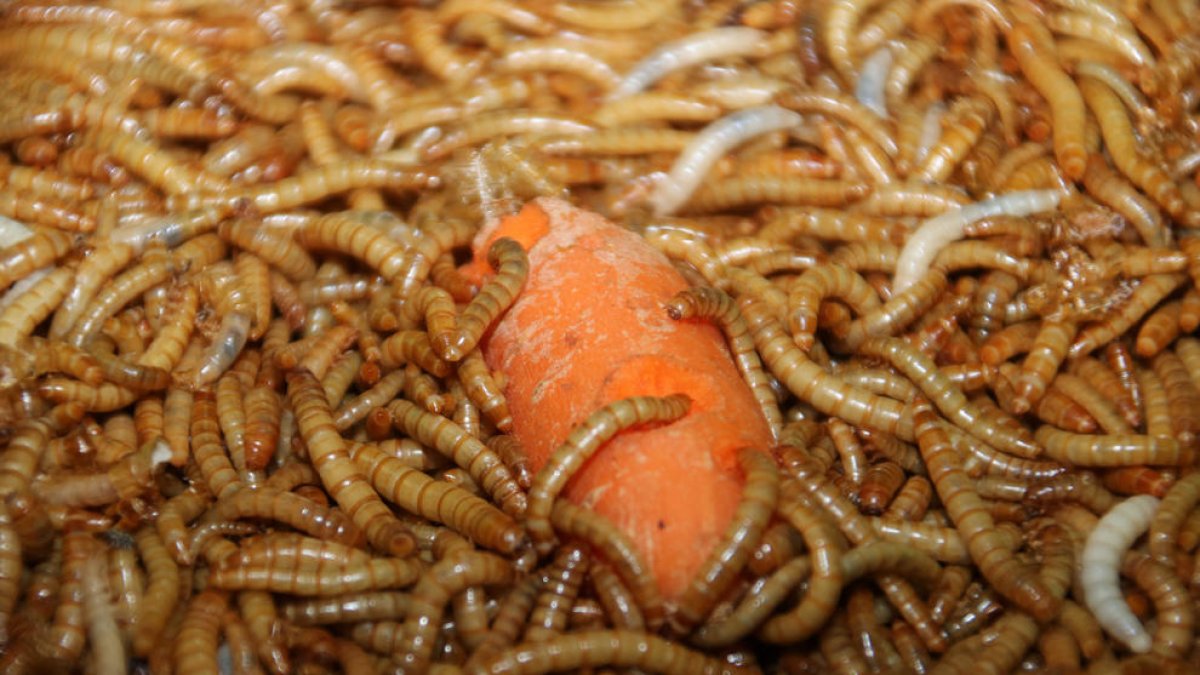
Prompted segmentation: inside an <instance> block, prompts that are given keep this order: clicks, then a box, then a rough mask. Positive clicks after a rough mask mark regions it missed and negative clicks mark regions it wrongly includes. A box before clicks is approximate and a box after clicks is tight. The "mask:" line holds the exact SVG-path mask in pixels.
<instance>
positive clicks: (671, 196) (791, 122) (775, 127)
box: [649, 106, 802, 216]
mask: <svg viewBox="0 0 1200 675" xmlns="http://www.w3.org/2000/svg"><path fill="white" fill-rule="evenodd" d="M801 122H802V118H801V117H800V115H798V114H796V113H794V112H792V111H790V110H785V109H784V108H781V107H779V106H761V107H756V108H748V109H745V110H740V111H738V112H735V113H733V114H731V115H728V116H726V117H723V118H721V119H719V120H717V121H715V122H713V123H712V124H710V125H708V126H707V127H705V128H704V130H703V131H701V132H700V133H699V134H698V135H697V136H696V137H695V138H694V139H693V140H692V141H691V143H689V144H688V146H687V147H686V148H684V149H683V151H682V152H680V153H679V156H678V157H677V158H676V160H675V163H674V164H673V165H672V167H671V172H670V174H669V176H668V177H667V178H665V179H664V180H663V181H661V182H659V183H658V184H657V185H656V186H655V188H654V192H653V194H652V195H650V198H649V200H650V203H651V205H652V207H653V209H654V213H655V214H656V215H659V216H662V215H669V214H671V213H674V212H675V211H677V210H678V209H679V208H680V207H682V206H683V205H684V204H685V203H686V202H687V201H688V199H689V198H690V197H691V196H692V193H694V192H695V191H696V188H697V187H698V186H699V185H700V182H701V181H702V180H703V179H704V177H705V175H707V174H708V173H709V170H710V169H711V167H712V165H713V164H714V163H715V162H716V161H717V160H718V159H720V158H721V157H722V156H724V155H725V154H727V153H728V152H729V151H730V150H732V149H733V148H734V147H736V146H738V145H741V144H742V143H744V142H745V141H746V140H748V139H750V138H754V137H756V136H760V135H762V134H766V133H770V132H773V131H779V130H783V129H789V128H792V127H795V126H798V125H799V124H800V123H801Z"/></svg>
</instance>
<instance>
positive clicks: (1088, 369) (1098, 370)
mask: <svg viewBox="0 0 1200 675" xmlns="http://www.w3.org/2000/svg"><path fill="white" fill-rule="evenodd" d="M1070 372H1071V374H1073V375H1078V376H1079V377H1080V379H1082V380H1083V381H1084V382H1086V383H1087V384H1088V385H1089V386H1090V388H1091V389H1094V390H1095V391H1096V392H1097V393H1099V394H1100V395H1101V396H1102V397H1104V399H1105V400H1107V401H1111V402H1113V403H1114V404H1115V405H1116V407H1117V409H1118V411H1120V413H1121V415H1122V418H1123V419H1124V421H1125V422H1126V423H1127V424H1128V425H1129V426H1130V427H1137V426H1140V425H1141V419H1142V415H1141V409H1140V403H1141V401H1140V391H1139V394H1138V399H1136V400H1135V399H1133V398H1131V396H1130V391H1129V390H1128V389H1126V388H1125V387H1123V386H1122V384H1121V380H1120V378H1119V377H1117V375H1116V374H1115V373H1114V372H1113V371H1112V370H1110V369H1109V368H1108V367H1107V366H1106V365H1105V364H1103V363H1101V362H1100V361H1098V360H1096V359H1095V358H1092V357H1090V356H1088V357H1084V358H1080V359H1075V360H1073V361H1072V362H1071V363H1070ZM1134 386H1135V387H1136V382H1134ZM1097 419H1099V418H1097ZM1109 433H1114V432H1112V431H1110V432H1109Z"/></svg>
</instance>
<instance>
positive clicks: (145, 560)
mask: <svg viewBox="0 0 1200 675" xmlns="http://www.w3.org/2000/svg"><path fill="white" fill-rule="evenodd" d="M134 536H135V540H136V542H137V547H138V555H139V556H140V557H141V559H142V565H143V566H144V567H145V568H146V576H147V584H146V590H145V595H144V598H143V599H142V602H141V609H140V611H139V612H138V613H136V614H134V615H133V617H132V626H131V628H130V631H131V633H132V635H133V640H132V643H133V653H134V654H136V655H138V656H145V655H147V654H149V653H150V650H151V648H152V647H153V646H154V645H155V644H156V643H157V641H158V636H159V634H160V632H161V631H162V628H163V625H164V624H165V622H166V620H167V618H168V617H169V616H171V614H173V613H174V608H175V604H176V602H177V601H178V598H179V586H180V576H179V569H178V567H177V566H176V564H175V561H174V560H172V559H171V556H170V554H168V552H167V549H166V547H165V546H163V543H162V539H160V538H159V536H158V533H157V532H155V531H154V528H153V527H143V528H142V529H140V530H138V532H137V533H136V534H135V535H134Z"/></svg>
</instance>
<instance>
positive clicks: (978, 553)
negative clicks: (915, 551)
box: [913, 402, 1059, 617]
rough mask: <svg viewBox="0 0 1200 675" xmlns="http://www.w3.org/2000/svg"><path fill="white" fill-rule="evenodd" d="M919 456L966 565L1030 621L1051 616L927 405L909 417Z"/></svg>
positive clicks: (1052, 602)
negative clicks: (960, 541) (958, 535)
mask: <svg viewBox="0 0 1200 675" xmlns="http://www.w3.org/2000/svg"><path fill="white" fill-rule="evenodd" d="M913 417H914V422H913V423H914V424H915V425H916V426H917V428H918V429H919V430H920V431H919V432H918V433H917V436H918V441H919V443H920V446H921V455H922V456H923V457H924V458H925V463H926V465H928V466H929V469H930V477H931V478H932V480H933V483H934V486H935V488H936V489H937V492H938V495H939V496H940V497H941V498H942V499H943V501H944V502H945V503H946V509H947V511H949V513H950V516H951V518H952V519H953V520H954V522H955V525H956V526H957V527H958V528H959V530H960V531H961V532H962V533H963V537H964V539H965V541H966V543H967V546H968V550H969V551H970V553H971V559H972V560H974V561H975V563H976V564H977V565H979V567H980V571H981V572H982V573H983V574H984V576H985V577H987V578H988V580H989V582H991V583H992V585H993V586H994V587H995V588H996V589H997V590H998V591H999V592H1000V593H1002V594H1003V595H1004V596H1005V597H1007V598H1009V599H1011V600H1012V601H1013V602H1014V603H1017V604H1018V605H1019V606H1021V607H1022V608H1023V609H1025V610H1026V611H1030V612H1031V613H1034V614H1035V616H1046V617H1049V616H1053V615H1054V614H1056V613H1057V611H1058V605H1059V600H1058V599H1057V598H1055V597H1054V596H1053V595H1051V594H1050V592H1049V590H1048V589H1047V588H1046V587H1045V585H1044V584H1043V583H1042V581H1041V580H1040V579H1038V578H1036V577H1034V576H1032V575H1031V574H1030V573H1029V570H1027V569H1023V568H1022V567H1021V565H1020V563H1018V562H1017V560H1016V559H1015V558H1014V557H1013V556H1012V554H1011V551H1010V550H1009V549H1008V548H1007V547H1006V546H1005V545H1004V544H1003V542H1002V541H1000V540H999V538H998V534H997V533H996V531H995V529H994V526H993V523H992V519H991V516H990V515H988V513H987V512H986V510H985V509H984V507H983V504H982V502H981V501H980V499H979V495H978V493H976V492H975V491H974V489H973V488H971V487H970V485H969V484H968V479H967V477H966V474H965V473H964V472H963V471H962V469H961V465H959V464H958V461H957V460H956V458H955V457H954V451H953V449H952V447H951V446H950V443H949V439H948V438H947V437H946V436H945V432H943V431H941V428H940V427H939V426H938V424H937V417H936V416H935V415H933V414H932V411H931V410H930V408H929V405H928V404H927V403H920V402H919V403H918V404H917V405H916V406H915V409H914V411H913Z"/></svg>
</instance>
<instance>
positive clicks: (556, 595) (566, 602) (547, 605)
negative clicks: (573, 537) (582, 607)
mask: <svg viewBox="0 0 1200 675" xmlns="http://www.w3.org/2000/svg"><path fill="white" fill-rule="evenodd" d="M590 565H591V561H590V559H589V557H588V555H587V553H586V552H585V551H584V550H583V549H582V548H580V547H579V546H572V545H568V546H565V547H563V548H561V549H559V551H558V553H557V554H555V557H554V561H553V562H552V563H551V564H550V566H549V567H548V568H547V569H546V571H545V572H544V573H543V582H542V588H541V591H540V592H539V593H538V596H537V600H536V601H535V603H534V606H533V610H532V611H531V613H530V615H529V621H528V624H527V625H526V627H525V641H526V642H545V641H546V640H550V639H553V638H554V637H555V636H556V635H558V634H560V633H562V632H564V629H565V628H566V627H567V615H568V613H569V612H570V610H571V607H572V606H573V605H574V604H575V601H576V598H577V597H578V595H579V589H580V587H581V586H582V585H583V579H584V577H585V576H586V575H587V572H588V567H589V566H590Z"/></svg>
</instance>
